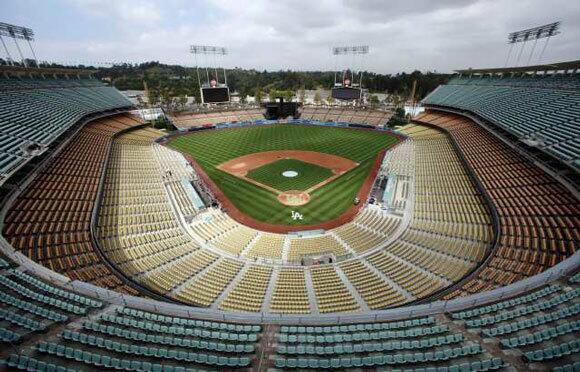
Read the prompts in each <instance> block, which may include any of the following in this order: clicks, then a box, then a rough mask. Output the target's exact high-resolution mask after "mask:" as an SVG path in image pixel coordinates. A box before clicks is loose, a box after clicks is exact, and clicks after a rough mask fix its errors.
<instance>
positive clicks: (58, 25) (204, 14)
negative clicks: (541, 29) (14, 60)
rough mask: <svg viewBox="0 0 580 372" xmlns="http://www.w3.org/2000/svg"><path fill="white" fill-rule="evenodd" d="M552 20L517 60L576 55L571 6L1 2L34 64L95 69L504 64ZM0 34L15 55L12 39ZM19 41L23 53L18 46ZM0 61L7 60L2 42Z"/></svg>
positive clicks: (461, 1) (391, 1)
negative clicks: (29, 36)
mask: <svg viewBox="0 0 580 372" xmlns="http://www.w3.org/2000/svg"><path fill="white" fill-rule="evenodd" d="M557 20H560V21H562V33H561V34H560V35H558V36H556V37H554V38H552V39H551V40H550V42H549V44H548V46H547V48H546V51H545V53H544V54H543V58H542V59H541V60H540V59H539V57H540V54H541V50H542V47H543V45H544V40H541V41H539V42H538V44H537V46H536V48H535V49H533V42H529V43H528V44H527V45H525V49H524V50H523V51H522V54H521V57H520V60H519V65H525V64H527V63H528V61H530V64H537V63H538V62H541V63H549V62H560V61H569V60H575V59H580V1H577V0H550V1H545V0H416V1H411V0H343V1H338V0H335V1H331V0H292V1H284V0H277V1H267V0H251V1H250V0H248V1H245V0H143V1H137V0H0V22H6V23H10V24H16V25H19V26H26V27H30V28H32V29H33V30H34V33H35V41H34V43H33V47H34V49H35V51H36V54H37V57H38V59H39V60H43V61H44V60H45V61H54V62H61V63H66V64H77V63H84V64H93V65H95V64H97V63H99V64H103V65H106V64H108V63H123V62H129V63H140V62H145V61H160V62H163V63H171V64H180V65H184V66H193V65H195V64H196V60H195V58H194V56H192V55H191V54H190V53H189V46H190V45H192V44H197V45H217V46H224V47H226V48H227V49H228V55H227V56H225V57H220V58H214V57H207V56H206V57H203V56H200V57H198V59H197V63H198V64H209V65H213V64H217V65H219V66H225V67H242V68H255V69H258V70H264V69H266V70H280V69H284V70H285V69H293V70H340V69H343V68H346V67H352V68H354V69H356V70H359V69H364V70H368V71H374V72H377V73H397V72H403V71H406V72H411V71H413V70H421V71H438V72H451V71H452V70H454V69H460V68H468V67H473V68H478V67H503V66H504V65H505V63H506V57H507V55H508V50H509V46H508V44H507V42H506V41H507V34H508V33H509V32H510V31H516V30H520V29H525V28H529V27H534V26H538V25H542V24H545V23H550V22H554V21H557ZM4 41H5V42H6V44H7V45H8V46H9V48H10V50H9V51H10V53H11V54H12V56H13V57H14V56H16V55H17V50H16V49H15V46H14V44H13V43H12V40H8V39H6V38H5V40H4ZM347 45H369V47H370V52H369V54H368V55H366V56H357V57H351V56H349V57H335V56H333V55H332V53H331V50H332V47H333V46H347ZM21 47H22V49H23V51H24V52H25V53H28V55H30V52H29V51H28V48H27V45H25V44H21ZM519 50H520V49H519V48H518V49H514V52H512V55H511V58H510V63H509V65H515V62H516V57H517V55H518V53H519ZM532 52H533V53H532ZM530 55H531V58H530ZM0 56H1V57H2V58H5V56H6V53H5V52H4V50H2V49H0Z"/></svg>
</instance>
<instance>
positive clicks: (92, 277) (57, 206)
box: [3, 115, 141, 294]
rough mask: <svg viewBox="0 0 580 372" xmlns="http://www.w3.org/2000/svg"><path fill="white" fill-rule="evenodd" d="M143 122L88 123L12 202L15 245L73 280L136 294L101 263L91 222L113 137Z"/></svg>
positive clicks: (8, 231)
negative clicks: (92, 236)
mask: <svg viewBox="0 0 580 372" xmlns="http://www.w3.org/2000/svg"><path fill="white" fill-rule="evenodd" d="M139 124H141V123H140V121H139V120H138V119H136V118H134V117H133V116H130V115H116V116H112V117H109V118H106V119H100V120H96V121H94V122H91V123H89V124H88V125H86V126H85V127H84V128H83V129H82V130H81V131H80V132H79V133H78V134H77V135H76V136H75V137H74V138H73V139H72V140H71V141H70V142H69V143H68V144H67V146H66V147H65V148H64V149H63V150H62V151H61V152H60V153H58V154H57V155H56V156H55V157H54V158H53V159H52V161H51V162H50V163H49V164H48V165H47V166H46V167H45V168H44V169H43V170H42V171H41V172H40V173H39V175H38V176H37V177H36V178H35V179H34V180H33V181H32V183H30V185H29V186H28V187H27V188H26V190H25V191H24V192H22V193H21V194H20V195H19V196H18V198H17V199H16V200H15V201H14V203H13V204H12V205H11V207H10V209H9V211H8V213H7V214H6V219H5V221H4V222H5V223H4V228H3V235H4V237H5V238H6V239H7V240H8V242H9V243H10V244H11V245H12V247H14V248H15V249H16V250H18V251H20V252H22V253H23V254H25V255H26V256H28V257H29V258H31V259H33V260H34V261H36V262H38V263H40V264H41V265H43V266H46V267H48V268H49V269H51V270H54V271H56V272H59V273H61V274H64V275H66V276H68V277H69V278H71V279H73V280H82V281H85V282H90V283H93V284H95V285H98V286H101V287H105V288H115V289H116V290H118V291H122V292H126V293H133V294H136V293H137V291H135V290H134V289H132V288H131V287H129V286H127V285H125V284H123V281H121V280H120V279H119V278H117V277H116V276H115V275H114V274H113V272H111V270H110V269H109V268H108V267H107V266H106V265H105V264H103V263H102V261H101V258H100V257H99V255H98V254H97V252H96V250H95V248H94V247H93V243H92V241H91V235H90V234H91V233H90V220H91V213H92V211H93V207H94V202H95V199H96V197H97V189H98V185H99V179H100V176H101V172H102V169H103V167H104V165H105V164H104V161H105V159H106V155H107V146H108V145H109V143H110V142H111V139H112V136H113V135H114V134H115V133H118V132H119V131H121V130H124V129H128V128H131V127H132V126H135V125H139ZM87 154H91V156H87Z"/></svg>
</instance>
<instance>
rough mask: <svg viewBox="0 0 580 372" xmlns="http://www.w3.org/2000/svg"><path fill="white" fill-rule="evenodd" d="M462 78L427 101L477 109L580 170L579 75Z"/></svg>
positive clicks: (427, 98)
mask: <svg viewBox="0 0 580 372" xmlns="http://www.w3.org/2000/svg"><path fill="white" fill-rule="evenodd" d="M579 76H580V75H579V74H578V73H574V74H572V75H569V76H564V75H552V76H511V77H508V76H506V77H480V76H474V77H471V78H469V77H459V78H455V79H452V80H451V81H450V82H449V83H448V84H447V85H441V86H439V87H438V88H437V89H435V90H434V91H433V92H431V93H430V94H429V95H428V96H427V97H426V98H425V99H424V100H423V102H424V103H425V104H428V105H437V106H448V107H453V108H458V109H461V110H467V111H470V112H473V113H475V114H477V115H479V116H480V117H482V118H484V119H486V120H489V121H490V122H492V123H493V124H495V125H497V126H499V127H501V128H503V129H505V130H507V131H508V132H510V133H512V134H513V135H515V136H517V137H518V138H519V139H521V140H530V141H533V142H534V143H535V144H536V145H537V146H538V147H539V148H541V149H543V150H545V151H547V152H549V153H551V154H553V155H554V156H556V157H557V158H559V159H561V160H562V161H564V162H568V163H569V164H571V165H573V166H574V167H576V168H577V169H580V129H579V126H578V124H579V121H578V120H580V119H579V118H580V78H579Z"/></svg>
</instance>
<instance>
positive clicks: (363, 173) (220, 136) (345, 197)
mask: <svg viewBox="0 0 580 372" xmlns="http://www.w3.org/2000/svg"><path fill="white" fill-rule="evenodd" d="M395 143H396V138H395V137H394V136H390V135H387V134H383V133H378V132H376V131H370V130H353V129H343V128H333V127H319V126H310V125H296V124H278V125H272V126H255V127H247V128H239V129H231V130H229V129H226V130H211V131H203V132H199V133H192V134H190V135H185V136H180V137H177V138H175V139H173V140H171V141H170V143H169V146H170V147H172V148H174V149H176V150H179V151H181V152H184V153H188V154H190V155H191V156H192V157H193V158H194V159H195V160H196V161H197V162H198V164H199V165H200V166H201V167H202V168H203V169H204V170H205V172H206V173H207V174H208V176H209V177H211V179H212V180H213V181H214V182H215V183H216V184H217V185H218V186H220V188H221V189H222V191H223V192H224V194H225V195H226V196H227V197H228V198H229V199H230V200H231V201H232V202H233V203H234V204H235V205H236V207H237V208H238V209H239V210H240V211H242V212H243V213H246V214H248V215H250V216H251V217H253V218H255V219H257V220H259V221H263V222H267V223H273V224H284V225H303V224H316V223H321V222H326V221H328V220H331V219H333V218H336V217H338V216H340V215H341V214H342V213H343V212H344V211H346V210H347V209H348V208H349V207H351V206H352V202H353V199H354V198H355V196H356V194H357V193H358V190H359V189H360V187H361V186H362V184H363V182H364V180H365V178H366V177H367V175H368V173H369V171H370V169H371V167H372V164H373V162H374V159H375V157H376V155H377V153H378V152H379V151H380V150H381V149H384V148H388V147H390V146H392V145H393V144H395ZM273 150H308V151H318V152H324V153H328V154H333V155H339V156H342V157H345V158H347V159H351V160H353V161H355V162H357V163H359V166H358V167H355V168H354V169H352V170H350V171H349V172H347V173H345V174H344V175H342V176H341V177H339V178H337V179H336V180H334V181H332V182H330V183H329V184H327V185H324V186H322V187H321V188H319V189H317V190H315V191H314V192H313V193H312V194H311V200H310V202H309V203H308V204H305V205H303V206H299V207H289V206H286V205H284V204H281V203H280V202H279V201H278V200H277V199H276V195H274V194H273V193H272V192H270V191H268V190H265V189H263V188H261V187H259V186H256V185H253V184H251V183H249V182H246V181H243V180H241V179H239V178H237V177H235V176H232V175H230V174H228V173H226V172H224V171H221V170H219V169H217V168H216V166H217V165H219V164H221V163H223V162H225V161H227V160H230V159H233V158H237V157H239V156H242V155H247V154H252V153H255V152H262V151H273ZM291 211H297V212H299V213H302V214H303V216H304V219H303V220H296V221H294V220H292V219H291V218H290V215H291Z"/></svg>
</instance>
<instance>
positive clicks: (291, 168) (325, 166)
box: [217, 150, 358, 206]
mask: <svg viewBox="0 0 580 372" xmlns="http://www.w3.org/2000/svg"><path fill="white" fill-rule="evenodd" d="M356 166H358V163H356V162H354V161H352V160H349V159H346V158H343V157H341V156H338V155H331V154H325V153H321V152H316V151H301V150H281V151H265V152H259V153H254V154H248V155H243V156H240V157H237V158H234V159H230V160H228V161H226V162H224V163H222V164H220V165H218V166H217V168H218V169H220V170H222V171H224V172H227V173H229V174H231V175H233V176H236V177H238V178H240V179H243V180H244V181H247V182H250V183H252V184H254V185H256V186H259V187H262V188H264V189H266V190H269V191H271V192H273V193H274V194H276V195H277V199H278V201H279V202H280V203H282V204H285V205H288V206H300V205H304V204H307V203H308V202H309V201H310V193H312V191H314V190H316V189H318V188H319V187H321V186H323V185H326V184H327V183H329V182H332V181H333V180H335V179H336V178H338V177H340V176H341V175H342V174H344V173H346V172H348V171H349V170H351V169H353V168H355V167H356Z"/></svg>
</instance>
